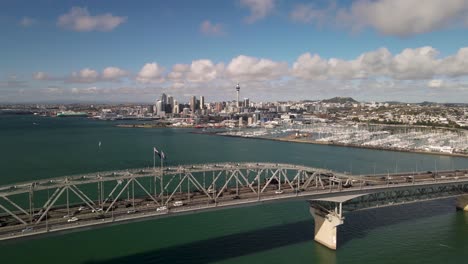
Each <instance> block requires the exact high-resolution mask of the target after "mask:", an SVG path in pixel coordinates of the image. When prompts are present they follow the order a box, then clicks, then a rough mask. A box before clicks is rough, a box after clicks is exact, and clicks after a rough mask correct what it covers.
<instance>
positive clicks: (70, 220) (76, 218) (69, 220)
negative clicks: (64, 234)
mask: <svg viewBox="0 0 468 264" xmlns="http://www.w3.org/2000/svg"><path fill="white" fill-rule="evenodd" d="M78 220H79V219H78V217H72V218H70V219H68V220H67V222H68V223H72V222H76V221H78Z"/></svg>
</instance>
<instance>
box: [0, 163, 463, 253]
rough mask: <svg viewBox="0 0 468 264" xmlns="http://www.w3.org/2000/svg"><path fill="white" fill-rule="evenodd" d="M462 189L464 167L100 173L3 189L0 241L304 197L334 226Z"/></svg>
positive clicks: (259, 166) (218, 167)
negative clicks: (350, 214)
mask: <svg viewBox="0 0 468 264" xmlns="http://www.w3.org/2000/svg"><path fill="white" fill-rule="evenodd" d="M467 191H468V170H458V171H441V172H420V173H399V174H386V175H367V176H366V175H364V176H356V175H347V174H344V173H338V172H334V171H331V170H326V169H321V168H314V167H309V166H302V165H294V164H282V163H253V162H250V163H213V164H194V165H184V166H171V167H167V168H164V169H161V168H155V169H153V168H141V169H129V170H118V171H107V172H97V173H89V174H81V175H73V176H65V177H59V178H51V179H42V180H37V181H30V182H23V183H17V184H11V185H7V186H0V240H2V239H13V238H19V237H23V236H29V235H38V234H43V233H47V232H53V231H62V230H69V229H75V228H83V227H89V226H95V225H103V224H111V223H114V222H120V221H133V220H137V219H142V218H150V217H152V218H155V217H168V216H173V215H180V214H186V213H194V212H202V211H210V210H219V209H223V208H230V207H240V206H249V205H255V204H259V203H266V202H276V201H286V200H309V201H311V212H312V214H313V216H314V218H315V220H316V223H319V220H320V219H318V218H317V217H318V216H317V215H319V216H325V218H324V219H331V220H333V219H335V218H336V219H338V222H337V223H338V224H339V223H340V222H341V223H342V222H343V219H344V217H343V213H342V212H343V208H342V207H343V204H344V205H345V208H348V209H353V210H357V209H362V208H365V207H373V206H382V205H392V204H399V203H402V202H408V201H410V200H425V199H438V198H443V197H449V196H458V195H462V194H464V193H466V192H467ZM347 203H348V204H349V206H347ZM327 221H328V220H327ZM333 221H335V220H333ZM335 222H336V221H335ZM335 224H336V223H335ZM338 224H337V225H338ZM337 225H334V226H333V228H335V229H336V226H337ZM317 226H318V225H317V224H316V229H317ZM323 229H324V230H325V229H326V228H323ZM319 231H320V230H319ZM327 232H328V231H327ZM317 237H321V233H318V232H317V230H316V240H317V241H319V242H320V243H322V244H324V245H327V243H328V242H327V243H324V242H323V241H321V240H319V239H317ZM327 237H330V236H328V235H327ZM332 242H333V241H332ZM327 246H329V245H327ZM335 246H336V243H335ZM329 247H330V248H333V243H332V245H331V246H329Z"/></svg>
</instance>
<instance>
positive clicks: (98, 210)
mask: <svg viewBox="0 0 468 264" xmlns="http://www.w3.org/2000/svg"><path fill="white" fill-rule="evenodd" d="M92 212H93V213H96V212H102V208H96V209H93V210H92Z"/></svg>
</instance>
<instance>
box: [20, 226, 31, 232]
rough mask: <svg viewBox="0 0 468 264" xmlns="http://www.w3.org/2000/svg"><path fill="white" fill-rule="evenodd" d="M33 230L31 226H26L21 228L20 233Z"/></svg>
mask: <svg viewBox="0 0 468 264" xmlns="http://www.w3.org/2000/svg"><path fill="white" fill-rule="evenodd" d="M33 230H34V228H32V227H26V228H25V229H23V230H21V233H27V232H31V231H33Z"/></svg>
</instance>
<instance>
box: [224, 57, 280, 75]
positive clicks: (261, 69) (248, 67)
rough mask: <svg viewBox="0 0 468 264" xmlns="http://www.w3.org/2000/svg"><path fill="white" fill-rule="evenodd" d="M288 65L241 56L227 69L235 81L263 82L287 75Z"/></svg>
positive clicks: (233, 60) (232, 61)
mask: <svg viewBox="0 0 468 264" xmlns="http://www.w3.org/2000/svg"><path fill="white" fill-rule="evenodd" d="M287 72H288V64H287V63H286V62H276V61H272V60H269V59H259V58H255V57H249V56H244V55H240V56H237V57H235V58H234V59H232V60H231V62H230V63H229V64H228V65H227V67H226V75H227V76H228V77H230V78H231V79H234V80H242V81H245V80H248V81H263V80H274V79H277V78H280V77H281V76H284V75H286V74H287Z"/></svg>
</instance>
